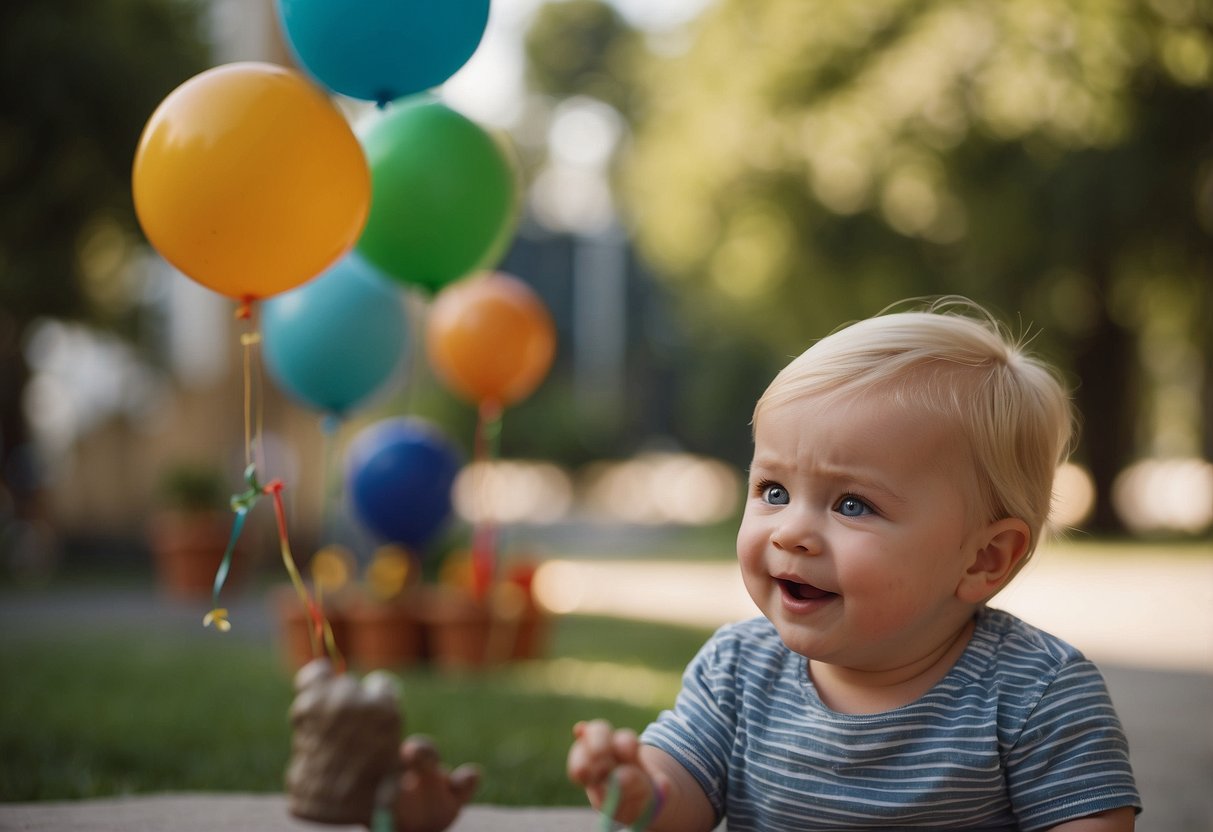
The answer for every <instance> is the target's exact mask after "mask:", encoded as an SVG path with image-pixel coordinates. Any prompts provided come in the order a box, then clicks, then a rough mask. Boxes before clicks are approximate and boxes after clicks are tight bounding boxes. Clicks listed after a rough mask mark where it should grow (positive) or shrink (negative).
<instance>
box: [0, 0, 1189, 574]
mask: <svg viewBox="0 0 1213 832" xmlns="http://www.w3.org/2000/svg"><path fill="white" fill-rule="evenodd" d="M492 15H493V16H492V20H491V22H490V27H489V30H488V32H487V33H486V36H485V39H484V41H483V42H482V44H481V47H480V49H479V50H478V52H477V54H476V55H475V56H474V57H473V59H472V61H471V62H469V64H468V65H467V66H466V67H465V68H464V70H461V72H460V73H458V74H457V75H456V76H455V77H454V78H452V79H451V80H450V81H448V82H447V84H446V85H445V86H444V87H443V89H442V90H441V93H442V94H443V95H444V96H445V97H446V98H448V99H449V100H450V101H451V102H452V104H453V105H454V106H456V107H457V108H461V109H463V110H464V111H465V112H467V113H468V114H469V115H471V116H472V117H473V118H476V119H477V120H479V121H481V122H482V123H484V124H486V125H488V126H491V127H492V128H493V129H496V130H499V131H501V132H503V133H505V134H506V135H507V136H508V137H509V139H510V141H511V144H512V145H513V147H514V149H515V151H516V154H517V158H518V160H519V163H520V167H521V170H522V173H523V177H524V183H525V187H526V200H525V216H524V219H523V223H522V226H521V228H520V230H519V232H518V235H517V238H516V241H515V244H514V246H513V249H512V250H511V251H510V253H509V254H508V255H507V257H506V259H505V261H504V262H503V264H502V268H503V269H504V270H506V271H510V272H513V273H515V274H518V275H519V276H521V277H522V278H523V279H525V280H527V281H528V282H530V283H531V284H532V285H533V286H535V288H536V289H537V290H538V291H539V292H540V294H541V295H542V296H543V297H544V299H545V301H546V302H547V303H548V305H549V306H550V308H551V309H552V312H553V315H554V316H555V318H556V321H557V325H558V329H559V338H560V348H559V357H558V360H557V364H556V366H555V368H554V370H553V372H552V374H551V376H550V378H549V379H548V381H547V382H546V383H545V385H544V386H543V387H542V388H541V389H540V391H539V392H538V393H537V394H536V395H534V396H533V397H531V399H529V400H528V401H526V402H524V403H523V404H521V405H520V406H518V407H516V408H513V409H512V410H511V411H509V412H508V413H507V414H506V422H505V424H506V429H505V431H504V433H503V437H502V453H503V456H504V457H506V458H515V459H522V460H539V461H543V462H545V463H549V464H551V465H555V466H558V468H559V470H560V471H562V472H565V474H564V475H563V477H557V478H556V485H557V490H556V492H553V495H554V496H551V495H550V496H549V497H547V498H545V500H546V503H547V506H548V508H549V509H551V507H552V506H553V505H557V506H563V507H564V509H563V514H562V515H561V516H562V517H565V518H567V517H568V516H569V515H570V514H576V513H577V511H578V510H579V507H581V506H582V503H581V502H579V500H580V499H581V497H580V496H579V495H580V494H581V491H579V490H578V489H580V488H581V485H580V482H581V481H580V480H579V479H577V478H576V476H575V472H579V471H584V470H586V467H587V466H590V465H591V464H592V463H595V462H601V461H602V460H616V461H618V460H625V459H629V458H631V457H634V456H635V455H637V454H641V453H644V452H651V451H677V452H680V453H688V454H693V455H695V458H700V459H707V460H712V461H720V462H723V463H724V464H726V465H728V466H731V467H732V468H734V469H736V468H739V467H741V466H744V464H745V463H746V462H747V459H748V449H749V433H748V426H747V423H748V418H749V411H750V408H751V406H752V403H753V401H754V399H755V397H756V395H757V394H758V393H759V392H760V391H761V389H762V388H763V386H764V385H765V383H766V381H767V380H768V379H769V378H770V376H771V375H772V374H773V372H775V371H776V370H777V369H778V367H779V366H781V364H782V363H783V362H784V361H786V359H787V357H788V356H790V355H793V354H796V353H798V352H799V351H801V350H802V349H804V348H805V347H806V346H807V345H808V344H809V343H811V342H812V341H813V340H814V339H816V338H819V337H821V336H822V335H824V334H826V333H828V332H829V331H831V330H832V329H834V328H836V327H837V326H839V325H840V324H842V323H844V322H846V321H848V320H853V319H855V318H858V317H861V316H867V315H871V314H874V313H877V312H879V311H880V310H882V309H884V308H885V307H887V306H888V305H890V304H892V303H895V302H897V301H899V300H902V299H905V298H910V297H920V296H931V295H939V294H946V293H958V294H963V295H967V296H969V297H972V298H974V299H975V300H977V301H979V302H981V303H983V304H985V305H988V306H989V307H991V308H992V309H993V310H995V311H996V312H997V313H998V314H999V315H1000V316H1001V317H1002V318H1004V319H1005V320H1006V321H1007V322H1008V324H1009V325H1010V326H1011V327H1012V329H1014V330H1016V331H1019V332H1022V333H1025V334H1026V335H1028V336H1029V337H1031V338H1032V339H1033V344H1034V346H1035V347H1036V348H1037V349H1039V351H1041V352H1043V353H1045V354H1046V355H1047V356H1048V357H1049V358H1051V359H1052V360H1054V361H1055V362H1057V363H1058V364H1059V365H1060V366H1061V367H1062V368H1063V370H1064V371H1065V373H1066V375H1067V378H1068V379H1069V381H1070V382H1071V384H1072V385H1073V388H1074V395H1075V398H1076V401H1077V403H1078V406H1079V409H1080V411H1081V414H1082V440H1081V444H1080V445H1079V447H1078V450H1077V453H1076V457H1075V460H1076V462H1077V463H1079V464H1080V465H1081V468H1075V469H1073V471H1072V474H1073V477H1072V478H1071V480H1067V482H1071V481H1072V482H1073V483H1076V486H1075V488H1077V491H1076V492H1075V493H1076V494H1077V497H1076V498H1075V499H1076V500H1077V503H1076V507H1073V508H1072V511H1071V513H1070V515H1068V516H1067V517H1066V518H1064V519H1065V520H1066V521H1067V522H1069V523H1071V524H1073V525H1078V526H1080V527H1082V528H1085V529H1087V530H1089V531H1091V532H1093V533H1097V534H1101V535H1103V534H1113V535H1116V534H1123V533H1124V532H1126V531H1130V532H1133V533H1138V534H1154V535H1159V534H1161V535H1176V536H1193V535H1202V534H1207V532H1208V529H1209V527H1210V523H1211V522H1213V467H1210V465H1209V462H1208V460H1209V459H1210V458H1211V457H1213V427H1211V425H1213V419H1211V418H1210V411H1211V410H1213V393H1211V391H1213V326H1210V323H1211V322H1213V300H1211V295H1213V287H1211V280H1210V263H1209V252H1210V250H1211V248H1210V245H1209V244H1210V237H1211V235H1213V107H1211V106H1210V105H1211V101H1210V95H1211V90H1213V85H1211V80H1213V12H1211V11H1210V8H1209V6H1208V4H1203V3H1197V2H1193V0H1123V1H1122V2H1116V3H1099V4H1083V5H1075V4H1055V3H1047V2H1041V0H1013V2H1004V3H992V4H972V3H967V2H961V0H935V2H928V3H921V2H910V0H889V2H880V3H863V4H835V3H829V2H825V0H820V1H819V2H813V1H812V0H778V1H775V0H772V2H767V3H762V4H753V3H747V2H745V0H716V1H715V2H709V1H707V0H698V2H696V1H694V0H686V1H685V2H680V3H671V4H668V5H664V6H662V8H661V9H656V8H653V7H651V6H647V5H645V4H641V3H629V2H624V1H623V0H619V2H616V3H607V2H600V0H565V1H564V2H551V3H541V2H538V0H498V2H497V3H495V4H494V7H493V13H492ZM0 32H2V34H0V39H2V44H3V49H2V50H0V55H2V57H0V61H2V62H3V73H2V74H0V100H2V101H3V109H2V110H0V182H3V187H4V193H5V196H6V199H5V200H4V202H3V205H2V206H0V387H2V389H0V402H2V408H0V440H2V450H0V453H2V456H0V460H2V463H3V464H2V467H0V472H2V475H3V484H4V489H5V501H4V504H3V507H2V509H3V515H2V516H3V518H4V522H5V532H6V533H5V536H4V542H5V551H6V566H7V567H8V570H9V571H10V572H22V571H25V572H29V573H31V574H36V573H37V572H38V571H39V570H40V569H41V570H43V571H45V570H46V569H47V568H48V567H47V566H46V564H48V563H53V562H54V561H55V560H56V559H57V558H62V557H63V556H64V554H65V553H66V554H67V555H68V556H69V557H70V556H71V553H72V552H73V551H76V550H77V549H80V548H84V549H87V550H88V551H91V552H96V551H99V550H101V549H104V548H107V547H108V548H109V549H111V550H115V551H123V550H125V549H124V546H127V544H129V542H130V541H132V540H138V539H139V537H140V532H139V529H140V526H141V523H142V522H143V520H144V516H145V515H146V513H147V509H148V505H149V504H150V502H151V498H150V495H151V493H152V490H153V488H154V485H153V483H154V482H155V481H157V479H162V478H163V470H162V469H163V468H164V467H165V466H167V465H169V464H171V463H172V462H173V460H174V459H178V458H183V457H190V458H194V459H197V458H200V457H201V458H205V459H208V460H210V461H212V462H214V461H216V460H219V461H221V462H224V463H225V462H226V460H227V459H228V457H229V456H230V457H232V458H233V459H234V458H235V457H234V455H233V454H232V453H231V448H232V447H233V446H238V444H239V443H238V439H236V438H235V431H236V430H238V427H239V426H238V405H237V404H236V399H235V397H236V395H237V393H238V390H237V388H238V381H236V380H235V366H234V365H235V363H236V362H235V359H234V358H233V355H234V350H233V349H232V347H231V346H230V343H229V342H231V341H232V340H233V339H232V338H231V337H230V322H229V321H227V320H225V318H226V317H227V315H226V312H225V311H224V309H223V307H222V306H220V307H219V312H218V313H216V312H215V309H216V306H215V298H212V297H207V296H206V294H207V293H206V292H205V291H203V292H201V293H199V292H194V293H193V294H191V293H190V290H191V288H196V287H186V286H185V285H184V284H186V283H188V282H189V281H186V280H185V279H184V278H183V277H182V276H181V275H180V274H178V273H175V272H173V271H172V270H171V269H170V268H168V267H167V266H166V265H165V264H163V262H162V261H159V259H158V257H156V256H155V255H154V254H152V253H151V252H150V251H149V250H148V248H147V246H146V244H145V243H144V242H143V239H142V237H141V234H140V231H139V228H138V225H137V223H136V221H135V219H134V213H133V209H132V204H131V196H130V184H129V179H130V166H131V161H132V157H133V153H134V148H135V145H136V142H137V139H138V135H139V132H140V130H141V128H142V126H143V124H144V122H145V121H146V119H147V117H148V116H149V115H150V113H151V111H152V110H153V109H154V108H155V106H156V104H157V103H158V102H159V101H160V100H161V99H162V98H163V97H164V96H165V95H166V94H167V93H168V92H169V91H170V90H172V89H173V88H174V87H175V86H177V85H178V84H180V83H181V82H182V81H184V80H185V79H186V78H188V77H190V76H191V75H193V74H195V73H196V72H198V71H200V70H201V69H203V68H205V67H207V66H209V65H212V64H216V63H221V62H226V61H229V60H237V59H260V60H273V61H279V62H283V63H289V61H290V58H289V55H288V53H287V51H286V50H285V49H284V47H283V41H282V38H281V35H280V33H279V32H278V31H277V26H276V21H275V20H274V18H273V13H272V4H271V3H269V2H258V3H243V2H241V3H237V2H223V0H214V2H203V1H202V0H89V1H88V2H86V1H85V0H55V2H49V3H35V2H32V0H18V2H11V3H7V4H5V6H4V9H3V11H0ZM341 103H342V105H343V106H344V107H346V109H347V110H348V112H349V113H350V115H351V118H352V119H356V118H357V117H358V113H359V110H358V107H357V105H356V103H355V102H348V101H345V102H341ZM183 333H184V334H183ZM413 363H414V365H415V366H414V368H413V374H412V376H411V377H410V378H409V379H408V382H407V383H406V384H403V385H401V386H399V387H398V388H397V391H396V395H395V396H394V397H390V398H388V399H386V400H383V401H380V402H379V403H378V405H377V406H376V409H374V410H373V411H368V413H367V414H364V417H365V418H371V417H374V416H378V415H382V414H384V413H400V412H409V413H414V414H417V415H420V416H425V417H428V418H432V419H434V420H435V421H436V422H438V423H439V424H441V425H443V426H444V427H446V428H447V429H448V430H449V432H450V433H451V435H452V436H454V437H456V439H457V440H459V441H460V442H464V443H467V442H469V441H470V437H471V435H472V424H473V419H474V414H473V413H472V412H471V411H470V409H469V408H467V407H466V406H464V405H462V404H460V403H459V402H456V401H454V400H453V399H452V398H451V397H450V396H449V395H448V394H446V393H445V392H443V391H442V390H441V389H439V388H438V387H437V386H436V385H434V384H432V383H430V380H429V379H428V377H427V375H426V371H425V368H424V367H421V366H420V365H421V364H422V363H423V362H419V361H416V360H414V361H413ZM273 395H274V391H270V405H269V406H268V407H267V419H266V423H267V427H268V429H269V430H270V431H271V432H275V431H276V432H277V434H278V435H279V436H280V438H281V448H282V458H283V459H284V460H285V463H284V465H285V468H286V470H287V471H288V474H287V476H288V478H290V477H294V479H295V480H296V481H297V482H302V483H305V485H304V487H303V488H302V491H303V492H309V491H310V492H317V491H319V489H317V488H315V487H312V488H310V489H309V488H308V487H307V486H306V483H307V482H309V480H310V481H312V482H314V481H316V480H318V479H319V478H320V476H321V475H320V474H319V473H318V465H319V463H318V462H317V460H316V452H315V450H314V448H315V447H318V446H319V445H320V440H319V435H318V434H310V435H309V434H308V433H307V431H308V430H314V425H312V424H310V423H308V422H306V421H304V422H299V421H298V419H299V415H300V414H299V413H298V412H297V411H298V410H299V408H297V407H292V406H291V404H290V403H289V402H282V403H280V404H278V405H275V401H276V400H275V399H274V398H273ZM275 407H277V409H275ZM303 416H304V418H305V419H308V418H310V417H311V416H312V414H303ZM291 419H295V420H296V421H295V422H291ZM216 423H217V424H219V425H223V426H226V427H224V428H223V430H226V431H227V432H226V433H224V432H222V430H218V429H216V428H215V427H214V425H215V424H216ZM300 424H302V425H303V427H300ZM225 454H226V456H225ZM229 467H230V468H231V469H232V470H233V471H234V472H237V471H238V470H239V466H238V465H234V464H233V465H231V466H229ZM543 470H544V471H547V472H549V473H550V471H551V469H550V468H544V469H543ZM118 472H121V476H120V479H121V487H119V488H115V487H114V481H115V478H116V476H118ZM570 472H572V473H570ZM531 473H534V472H533V471H532V472H531ZM599 473H601V471H599ZM234 476H235V474H234ZM735 485H736V482H735V481H728V480H726V481H725V486H723V487H725V488H732V487H735ZM545 493H546V492H545ZM305 496H306V494H301V495H300V496H299V497H298V499H300V500H302V499H304V497H305ZM309 505H312V506H314V505H315V495H314V494H313V497H312V502H311V503H310V504H309ZM721 506H723V507H722V508H719V509H718V510H716V511H715V512H714V513H713V514H712V516H711V517H706V518H703V519H706V520H708V521H712V522H718V521H720V520H721V519H722V518H723V517H725V516H727V515H728V514H729V510H730V506H735V503H730V502H729V501H727V500H726V501H723V502H721ZM310 513H311V512H307V511H304V512H301V514H303V515H305V516H306V515H308V514H310ZM540 513H542V512H540ZM616 513H617V514H618V512H616ZM553 514H558V515H559V514H561V512H560V511H556V512H553V511H550V510H549V511H548V513H547V515H545V522H551V521H552V520H553V519H554V518H553V516H552V515H553ZM513 519H516V520H526V519H528V515H526V513H525V510H523V513H522V514H521V515H519V516H516V517H514V518H513ZM556 519H560V518H556ZM617 519H618V517H617ZM622 519H625V520H626V519H629V518H627V517H623V518H622ZM660 519H661V518H658V520H660ZM667 519H668V518H667ZM302 522H303V523H304V525H305V526H306V523H307V521H306V519H304V520H303V521H302ZM304 534H306V529H305V531H304Z"/></svg>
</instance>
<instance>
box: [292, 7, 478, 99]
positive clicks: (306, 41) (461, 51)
mask: <svg viewBox="0 0 1213 832" xmlns="http://www.w3.org/2000/svg"><path fill="white" fill-rule="evenodd" d="M277 6H278V17H279V20H280V21H281V23H282V29H283V32H284V33H285V34H286V40H287V43H288V44H289V45H290V47H291V51H292V52H293V53H294V55H295V58H296V59H297V60H298V62H299V63H300V64H301V65H302V66H303V67H304V68H305V69H306V70H307V71H308V72H309V73H311V75H312V76H313V77H314V78H316V80H318V81H319V82H320V83H322V84H324V85H325V86H326V87H328V88H329V89H331V90H332V91H333V92H337V93H340V94H342V95H347V96H350V97H351V98H360V99H362V100H364V101H376V102H379V103H380V104H386V103H387V102H389V101H394V100H396V99H397V98H402V97H404V96H406V95H412V94H413V93H416V92H422V91H423V90H428V89H430V88H432V87H436V86H438V85H439V84H441V83H442V82H443V81H445V80H446V79H447V78H449V77H450V76H451V75H453V74H455V71H456V70H458V69H459V68H460V67H461V66H463V65H464V63H466V62H467V60H468V58H470V57H471V56H472V53H473V52H475V51H476V47H477V46H478V45H479V44H480V39H481V37H482V36H483V35H484V29H485V26H486V25H487V24H488V19H489V0H424V1H423V0H278V3H277Z"/></svg>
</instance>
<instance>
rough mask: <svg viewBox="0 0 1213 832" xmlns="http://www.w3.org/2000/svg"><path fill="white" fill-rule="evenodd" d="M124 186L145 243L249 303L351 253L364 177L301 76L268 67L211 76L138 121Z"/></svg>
mask: <svg viewBox="0 0 1213 832" xmlns="http://www.w3.org/2000/svg"><path fill="white" fill-rule="evenodd" d="M131 187H132V191H133V193H134V198H135V211H136V213H137V214H138V216H139V222H140V224H141V225H142V226H143V230H144V232H145V233H146V234H147V238H148V241H149V242H150V243H151V244H152V245H153V246H154V247H155V248H156V249H157V250H158V251H159V252H160V253H161V254H162V255H163V256H164V258H165V259H166V260H168V261H169V262H170V263H172V264H173V265H174V266H176V267H177V268H178V269H180V270H181V271H182V272H184V273H185V274H186V275H187V276H189V277H191V278H193V279H194V280H196V281H197V282H198V283H201V284H202V285H203V286H206V287H207V288H210V289H213V290H215V291H216V292H219V293H221V294H224V295H227V296H229V297H232V298H236V299H237V300H241V301H245V300H257V299H260V298H265V297H269V296H270V295H275V294H278V293H279V292H283V291H286V290H287V289H291V288H294V287H295V286H298V285H299V284H301V283H304V282H306V281H307V280H310V279H311V278H313V277H315V276H316V275H318V274H319V273H320V272H322V271H324V269H325V268H327V267H328V266H330V265H331V264H332V263H334V262H335V261H336V260H337V259H338V258H340V257H341V256H342V255H343V254H345V252H347V251H348V250H349V249H350V248H352V247H353V245H354V243H355V242H357V240H358V236H359V235H360V234H361V233H362V228H363V226H364V225H365V224H366V217H367V213H368V212H369V210H370V201H371V180H370V172H369V169H368V168H367V163H366V157H365V156H364V154H363V152H362V146H361V145H360V144H359V142H358V139H357V137H356V136H355V135H354V132H353V131H352V130H351V129H350V126H349V124H348V123H347V122H346V120H345V118H344V117H343V116H342V115H341V113H340V111H338V110H337V108H336V107H335V106H333V104H332V102H330V101H329V99H328V98H327V97H326V96H325V94H324V93H322V92H321V91H320V90H319V89H317V88H316V87H314V86H313V85H312V84H311V83H310V82H309V81H308V80H307V79H306V78H304V76H302V75H300V74H299V73H297V72H293V71H291V70H288V69H286V68H284V67H280V66H275V65H273V64H266V63H257V62H245V63H233V64H225V65H223V66H218V67H215V68H213V69H209V70H207V71H206V72H203V73H201V74H199V75H195V76H194V77H193V78H190V79H189V80H188V81H186V82H185V83H183V84H182V85H181V86H179V87H177V88H176V89H175V90H173V91H172V92H171V93H169V95H168V96H167V97H166V98H165V99H164V100H163V101H162V102H161V103H160V106H159V107H157V108H156V110H155V112H153V113H152V116H151V118H150V119H148V122H147V125H146V126H145V127H144V130H143V135H142V137H141V138H140V140H139V146H138V149H137V150H136V152H135V162H134V169H133V171H132V175H131Z"/></svg>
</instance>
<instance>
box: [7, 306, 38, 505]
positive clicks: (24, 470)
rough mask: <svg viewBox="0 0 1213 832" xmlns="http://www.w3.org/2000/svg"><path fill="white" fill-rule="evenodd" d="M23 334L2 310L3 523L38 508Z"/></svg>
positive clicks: (18, 326) (14, 320)
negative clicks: (26, 401)
mask: <svg viewBox="0 0 1213 832" xmlns="http://www.w3.org/2000/svg"><path fill="white" fill-rule="evenodd" d="M23 335H24V333H23V332H22V331H21V325H20V323H19V322H18V321H17V320H16V319H15V318H13V317H12V316H11V315H8V314H5V313H4V312H0V486H2V487H3V491H4V497H5V500H4V503H6V505H3V506H0V522H4V521H8V520H11V519H12V518H13V516H15V517H16V518H29V517H30V516H32V515H33V514H34V513H35V511H36V503H37V500H38V493H39V484H38V480H39V476H38V471H37V467H36V465H35V461H34V454H33V448H32V447H31V444H30V431H29V425H28V424H26V421H25V408H24V406H23V399H24V397H25V388H26V385H27V384H28V382H29V375H30V374H29V367H28V366H27V365H26V363H25V355H24V353H23V352H22V349H21V340H22V337H23Z"/></svg>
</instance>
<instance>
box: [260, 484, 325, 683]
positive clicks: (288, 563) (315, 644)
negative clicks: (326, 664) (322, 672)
mask: <svg viewBox="0 0 1213 832" xmlns="http://www.w3.org/2000/svg"><path fill="white" fill-rule="evenodd" d="M282 489H283V485H282V480H273V481H272V482H270V484H269V485H267V486H266V487H265V489H264V491H265V493H266V494H269V495H270V496H271V497H272V498H273V500H274V517H275V518H276V519H277V521H278V549H279V551H280V552H281V554H282V564H283V566H285V567H286V573H287V575H289V576H290V578H291V584H292V585H293V586H294V587H295V594H296V595H298V596H299V600H300V601H301V602H302V603H303V606H304V609H306V610H307V614H308V617H309V618H310V619H311V627H310V628H309V630H308V639H309V641H311V645H312V655H313V656H315V657H319V656H321V655H322V653H324V652H327V653H328V656H329V658H330V659H332V661H333V665H334V666H335V667H336V668H337V672H338V673H344V672H345V659H344V657H343V656H342V655H341V651H340V650H338V649H337V641H336V639H334V638H333V628H332V625H330V624H329V621H328V619H327V618H325V616H324V613H322V612H321V611H320V606H319V605H318V604H317V603H316V602H315V601H314V600H313V599H312V597H311V595H310V594H309V593H308V591H307V586H306V585H305V584H304V583H303V577H302V576H301V575H300V574H299V569H298V568H297V567H296V566H295V557H294V555H292V554H291V543H290V540H289V538H288V537H287V533H286V508H285V507H284V506H283V502H282Z"/></svg>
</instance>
